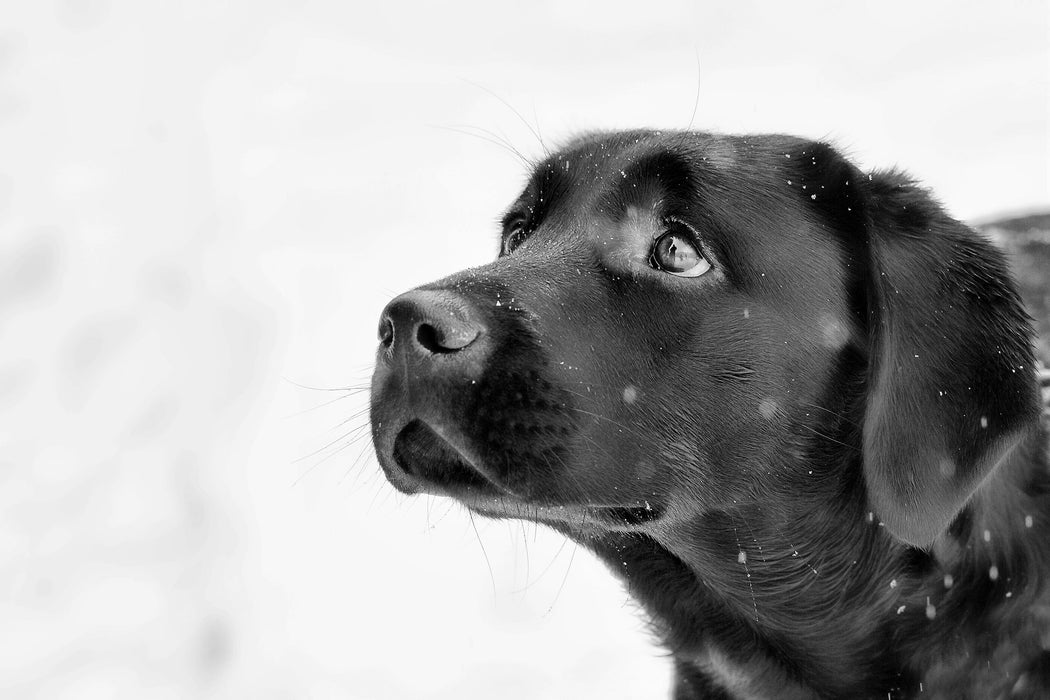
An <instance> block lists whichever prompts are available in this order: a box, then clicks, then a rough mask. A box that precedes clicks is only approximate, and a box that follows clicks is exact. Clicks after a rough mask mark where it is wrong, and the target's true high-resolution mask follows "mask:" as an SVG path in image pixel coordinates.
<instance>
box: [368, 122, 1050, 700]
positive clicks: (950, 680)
mask: <svg viewBox="0 0 1050 700" xmlns="http://www.w3.org/2000/svg"><path fill="white" fill-rule="evenodd" d="M379 340H380V342H379V348H378V351H377V361H376V367H375V371H374V375H373V379H372V394H371V407H370V411H371V424H372V438H373V442H374V446H375V449H376V453H377V455H378V458H379V462H380V465H381V467H382V469H383V470H384V472H385V475H386V477H387V478H388V480H389V481H390V482H391V483H392V484H393V485H394V487H395V488H397V489H398V490H399V491H402V492H404V493H409V494H413V493H430V494H438V495H442V496H449V497H451V498H454V499H456V500H457V501H459V502H460V503H462V504H464V505H465V506H466V507H467V508H469V509H470V510H471V511H472V512H474V513H478V514H481V515H484V516H490V517H493V518H521V519H526V520H530V521H535V522H538V523H542V524H545V525H548V526H550V527H552V528H554V529H556V530H558V531H560V532H561V533H563V534H564V535H565V536H567V537H569V538H571V539H572V540H574V541H576V542H578V543H580V544H581V545H583V546H585V547H587V548H589V549H590V550H591V551H593V552H594V553H595V554H596V555H597V556H598V557H599V558H600V559H602V560H603V561H604V562H605V563H606V564H607V565H608V566H609V568H610V569H612V571H613V572H615V573H616V574H617V575H618V576H619V577H620V578H621V579H622V580H623V582H624V583H625V585H626V588H627V589H628V591H629V593H630V594H631V595H632V596H633V597H634V598H635V599H636V600H637V601H638V602H639V603H640V604H641V607H642V608H643V609H644V610H645V611H646V613H647V614H648V616H649V617H650V618H651V621H652V625H653V628H654V630H655V633H656V635H657V637H658V639H659V640H660V641H661V643H662V644H664V645H665V646H666V647H667V649H668V650H669V652H670V654H671V657H672V659H673V666H674V673H675V680H674V684H673V687H674V690H673V696H674V698H676V699H678V700H686V699H689V698H889V699H890V700H893V699H895V698H912V697H930V698H953V699H958V698H981V699H985V698H1008V697H1009V698H1013V697H1025V698H1027V697H1042V698H1046V697H1050V588H1048V585H1050V584H1048V578H1050V472H1048V456H1047V431H1046V428H1045V426H1042V425H1041V423H1040V413H1041V410H1042V408H1041V398H1040V390H1039V381H1040V380H1039V378H1038V372H1039V370H1038V365H1037V360H1036V357H1035V356H1034V352H1033V331H1032V325H1031V318H1030V317H1029V316H1028V314H1027V313H1026V311H1025V309H1024V306H1023V304H1022V301H1021V298H1020V297H1019V295H1018V292H1017V287H1016V285H1015V282H1014V281H1013V280H1012V278H1011V274H1010V271H1009V269H1008V265H1007V262H1006V260H1005V258H1004V255H1003V254H1002V253H1001V252H1000V250H998V249H997V248H996V247H994V246H993V245H991V244H990V243H989V242H987V241H986V240H985V239H984V238H983V237H982V236H980V235H979V234H977V233H975V232H974V231H973V230H972V229H970V228H968V227H967V226H965V225H963V224H962V223H960V222H958V221H956V220H955V219H953V218H952V217H950V216H949V215H948V214H947V213H945V211H944V209H942V207H941V206H940V205H939V204H938V203H937V202H936V201H935V200H934V199H933V198H932V196H931V195H930V194H929V193H928V192H927V191H926V190H924V189H923V188H921V187H920V186H919V185H918V184H917V183H916V182H914V181H913V180H912V179H910V178H909V177H908V176H907V175H906V174H904V173H902V172H900V171H897V170H887V171H876V172H872V173H864V172H861V171H860V170H859V169H858V168H857V167H856V166H855V165H853V164H852V163H851V162H850V161H849V160H848V159H847V158H846V157H844V156H843V155H842V154H841V153H840V152H838V151H837V150H836V149H835V148H834V147H833V146H831V145H829V144H826V143H823V142H817V141H810V140H806V139H800V138H795V137H791V136H784V135H763V136H727V135H715V134H705V133H696V132H659V131H646V130H639V131H624V132H602V133H593V134H588V135H585V136H582V137H578V138H576V139H575V140H572V141H571V142H569V143H568V144H567V145H566V146H565V147H564V148H563V149H562V150H560V151H558V152H557V153H554V154H553V155H549V156H547V157H546V158H544V159H543V160H542V161H541V162H539V163H538V164H537V165H536V166H535V168H534V170H533V172H532V174H531V177H530V178H529V180H528V184H527V185H526V187H525V188H524V191H523V192H522V193H521V195H520V196H519V197H518V198H517V200H516V201H515V202H514V203H513V204H512V205H511V206H510V208H509V209H508V210H507V212H506V214H505V215H504V216H503V219H502V232H501V237H500V252H499V256H498V258H497V259H496V260H495V261H494V262H492V263H490V264H487V265H484V266H482V267H477V268H473V269H468V270H465V271H463V272H460V273H458V274H454V275H452V276H450V277H446V278H445V279H442V280H440V281H438V282H434V283H432V284H427V285H423V286H421V287H418V288H416V289H414V290H412V291H409V292H406V293H404V294H402V295H400V296H398V297H396V298H395V299H393V300H392V301H391V302H390V303H389V305H388V306H387V307H386V308H385V309H384V310H383V312H382V314H381V318H380V322H379Z"/></svg>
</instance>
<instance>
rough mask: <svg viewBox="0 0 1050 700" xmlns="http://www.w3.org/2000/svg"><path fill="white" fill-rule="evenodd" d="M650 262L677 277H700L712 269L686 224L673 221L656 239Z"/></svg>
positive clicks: (658, 268)
mask: <svg viewBox="0 0 1050 700" xmlns="http://www.w3.org/2000/svg"><path fill="white" fill-rule="evenodd" d="M649 264H650V265H652V266H653V267H654V268H656V269H657V270H662V271H663V272H668V273H670V274H672V275H675V276H677V277H699V276H700V275H702V274H704V273H705V272H707V271H708V270H710V269H711V263H710V262H708V260H707V258H705V257H704V256H703V255H701V254H700V251H699V250H697V247H696V245H695V244H694V243H693V241H692V236H691V235H690V233H689V229H688V228H686V226H685V224H682V223H679V222H677V221H672V222H670V223H669V224H668V226H667V230H666V231H665V232H664V234H663V235H662V236H660V237H659V238H657V239H656V243H655V244H654V245H653V252H652V253H650V254H649Z"/></svg>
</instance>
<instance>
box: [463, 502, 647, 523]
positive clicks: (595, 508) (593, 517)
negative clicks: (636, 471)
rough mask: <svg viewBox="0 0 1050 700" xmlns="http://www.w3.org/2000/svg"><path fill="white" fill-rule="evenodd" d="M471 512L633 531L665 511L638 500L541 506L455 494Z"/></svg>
mask: <svg viewBox="0 0 1050 700" xmlns="http://www.w3.org/2000/svg"><path fill="white" fill-rule="evenodd" d="M457 498H458V499H459V500H460V501H461V502H462V503H463V504H464V505H466V506H467V507H468V508H470V509H471V510H474V511H477V512H478V513H481V514H482V515H487V516H492V517H517V518H527V519H530V520H538V521H541V522H542V521H548V522H551V523H566V524H569V525H572V526H575V527H580V528H584V529H588V528H595V529H598V530H614V531H634V530H639V529H642V528H644V527H645V526H647V525H649V524H651V523H654V522H656V521H657V520H659V519H660V518H662V517H663V516H664V513H665V508H664V507H663V506H662V505H659V504H657V503H654V502H651V501H647V500H645V499H642V500H640V501H635V502H633V503H600V504H599V503H542V502H534V501H527V500H522V499H518V498H506V497H500V496H494V497H493V496H487V495H482V494H469V495H466V496H464V495H457Z"/></svg>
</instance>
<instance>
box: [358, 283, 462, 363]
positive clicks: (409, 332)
mask: <svg viewBox="0 0 1050 700" xmlns="http://www.w3.org/2000/svg"><path fill="white" fill-rule="evenodd" d="M482 330H483V326H482V324H481V322H480V321H479V320H478V318H477V314H476V313H475V312H474V311H473V309H472V308H471V307H470V305H469V304H467V303H466V301H465V300H463V299H462V298H461V297H459V296H458V295H456V294H454V293H452V292H448V291H443V290H428V289H415V290H412V291H411V292H406V293H404V294H402V295H401V296H399V297H397V298H395V299H394V300H393V301H391V302H390V303H389V304H387V307H386V308H385V309H383V313H382V315H381V316H380V318H379V341H380V342H381V343H382V344H383V346H384V347H386V348H388V349H389V350H390V352H391V353H400V352H404V353H409V354H410V355H413V356H415V357H418V358H428V357H434V356H437V355H451V354H453V353H462V352H463V351H464V350H466V349H468V348H469V347H470V346H471V345H472V344H474V342H475V341H476V340H477V339H478V337H479V336H481V334H482ZM450 359H451V358H450Z"/></svg>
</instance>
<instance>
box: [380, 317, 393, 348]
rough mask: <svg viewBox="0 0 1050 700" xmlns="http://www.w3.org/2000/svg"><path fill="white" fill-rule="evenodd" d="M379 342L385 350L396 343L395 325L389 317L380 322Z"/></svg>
mask: <svg viewBox="0 0 1050 700" xmlns="http://www.w3.org/2000/svg"><path fill="white" fill-rule="evenodd" d="M379 342H380V343H382V344H383V347H385V348H388V347H390V346H391V345H392V344H393V342H394V323H393V322H392V321H391V320H390V318H389V317H387V316H384V317H383V318H382V319H380V320H379Z"/></svg>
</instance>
